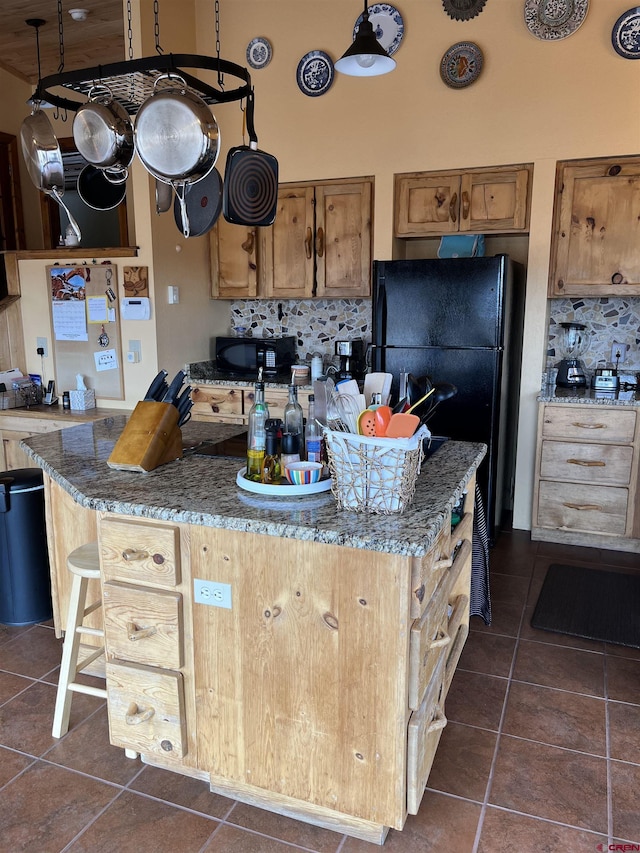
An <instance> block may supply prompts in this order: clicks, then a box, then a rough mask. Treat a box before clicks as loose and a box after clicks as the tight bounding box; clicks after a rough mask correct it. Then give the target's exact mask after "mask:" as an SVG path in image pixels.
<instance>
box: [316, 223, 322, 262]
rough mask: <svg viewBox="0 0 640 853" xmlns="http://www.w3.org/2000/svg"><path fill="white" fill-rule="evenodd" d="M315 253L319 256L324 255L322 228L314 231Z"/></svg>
mask: <svg viewBox="0 0 640 853" xmlns="http://www.w3.org/2000/svg"><path fill="white" fill-rule="evenodd" d="M316 255H317V256H318V257H319V258H321V257H322V256H323V255H324V229H323V228H318V230H317V231H316Z"/></svg>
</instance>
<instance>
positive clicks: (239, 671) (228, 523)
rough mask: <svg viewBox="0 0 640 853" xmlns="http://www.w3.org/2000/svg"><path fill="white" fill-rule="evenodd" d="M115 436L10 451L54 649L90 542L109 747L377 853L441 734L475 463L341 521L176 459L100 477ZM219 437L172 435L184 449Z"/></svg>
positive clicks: (218, 467) (442, 458)
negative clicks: (34, 478) (43, 562)
mask: <svg viewBox="0 0 640 853" xmlns="http://www.w3.org/2000/svg"><path fill="white" fill-rule="evenodd" d="M125 421H126V419H125V418H124V417H120V416H118V417H114V418H108V419H105V420H104V421H99V422H96V423H92V424H84V425H81V426H78V427H72V428H69V429H67V430H64V431H62V432H59V433H50V434H47V435H42V436H34V437H31V438H29V439H26V440H25V441H24V442H23V445H22V446H23V447H24V449H25V450H26V452H27V453H28V454H29V455H30V456H31V457H32V458H33V459H34V460H35V461H36V462H38V464H40V465H41V466H42V468H43V470H44V472H45V483H46V492H45V494H46V500H47V517H48V521H49V524H48V532H49V536H50V550H51V554H52V557H53V559H52V565H53V566H54V569H53V570H52V571H53V572H54V575H56V582H54V584H53V587H54V603H56V627H57V628H58V630H59V629H60V625H61V624H63V622H62V621H61V620H62V619H63V614H64V600H65V593H64V590H63V587H62V583H61V575H62V572H61V571H59V570H58V569H56V568H55V566H56V565H63V562H62V563H60V560H62V555H63V553H66V551H64V549H65V548H66V549H67V551H68V550H71V548H73V547H76V546H77V545H78V544H81V542H82V541H88V540H90V539H91V538H96V537H97V538H98V541H99V545H100V562H101V573H102V579H101V585H102V596H103V605H104V606H103V615H104V626H105V646H106V678H107V691H108V710H109V727H110V739H111V742H112V743H113V744H114V745H116V746H120V747H123V748H125V749H127V750H130V751H134V752H137V753H139V754H140V755H141V757H142V760H143V761H145V762H147V763H150V764H154V765H157V766H161V767H165V768H169V769H172V770H174V771H176V772H180V773H184V774H187V775H191V776H195V777H197V778H200V779H205V780H206V781H207V782H208V783H209V785H210V787H211V790H212V791H215V792H217V793H221V794H224V795H227V796H230V797H233V798H236V799H239V800H242V801H245V802H249V803H252V804H254V805H257V806H260V807H263V808H266V809H270V810H274V811H277V812H279V813H281V814H285V815H288V816H290V817H295V818H297V819H300V820H305V821H308V822H311V823H315V824H318V825H321V826H325V827H329V828H333V829H335V830H337V831H340V832H344V833H347V834H350V835H353V836H356V837H360V838H364V839H367V840H369V841H372V842H376V843H378V844H380V843H383V841H384V839H385V837H386V833H387V831H388V828H389V827H394V828H396V829H402V827H403V825H404V822H405V820H406V816H407V814H408V813H415V812H416V811H417V809H418V807H419V804H420V800H421V798H422V794H423V791H424V787H425V784H426V781H427V777H428V774H429V770H430V767H431V763H432V761H433V756H434V754H435V751H436V748H437V745H438V741H439V738H440V734H441V732H442V729H443V727H444V726H445V725H446V717H445V713H444V707H445V698H446V693H447V690H448V687H449V684H450V682H451V679H452V677H453V673H454V671H455V667H456V664H457V661H458V659H459V656H460V653H461V651H462V647H463V645H464V642H465V639H466V636H467V633H468V623H469V594H470V582H471V537H472V523H473V508H474V483H475V471H476V469H477V466H478V465H479V464H480V462H481V461H482V458H483V457H484V454H485V448H484V446H483V445H481V444H467V443H463V442H453V441H450V442H447V443H445V445H444V446H443V447H442V448H440V450H438V452H437V453H436V454H434V456H432V457H431V458H429V459H428V460H426V462H425V463H424V465H423V470H422V473H421V474H420V476H419V481H418V486H417V489H416V495H415V498H414V502H413V504H412V505H411V507H410V508H409V509H407V510H406V511H405V513H404V514H402V515H391V516H376V515H369V514H359V513H352V512H347V511H339V510H338V509H337V507H336V503H335V500H334V498H333V496H332V495H331V493H330V492H326V493H321V494H314V495H310V496H308V497H301V498H287V497H283V498H280V497H270V496H263V495H256V494H253V493H248V492H245V491H243V490H242V489H240V488H239V487H238V486H237V485H236V475H237V473H238V470H239V469H240V468H241V467H242V463H241V461H240V460H239V459H237V458H235V459H234V458H212V457H204V456H199V455H197V452H196V453H194V452H193V451H192V450H191V449H186V450H185V456H184V457H183V458H182V459H180V460H176V461H174V462H171V463H169V464H166V465H164V466H162V467H160V468H157V469H155V470H154V471H152V472H150V473H148V474H140V473H137V472H127V471H119V470H113V469H110V468H109V467H108V466H107V464H106V460H107V458H108V456H109V454H110V452H111V449H112V448H113V445H114V443H115V441H116V440H117V438H118V437H119V435H120V433H121V431H122V428H123V426H124V424H125ZM237 430H238V427H237V426H236V427H234V426H233V425H219V424H211V423H194V422H190V423H188V424H186V425H185V426H184V427H183V439H184V444H185V446H186V447H187V448H197V446H198V445H199V443H200V442H203V441H207V440H210V439H212V438H224V437H227V436H230V435H232V434H234V432H237ZM284 488H286V487H284ZM465 495H466V496H465ZM461 500H462V501H463V515H462V519H461V521H460V523H459V524H458V525H457V526H456V527H455V528H454V530H453V532H452V529H451V510H452V508H453V507H454V506H455V505H456V504H458V503H459V502H460V501H461ZM92 524H93V528H92ZM83 537H84V539H83ZM56 598H57V599H58V600H57V602H56Z"/></svg>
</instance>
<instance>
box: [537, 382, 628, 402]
mask: <svg viewBox="0 0 640 853" xmlns="http://www.w3.org/2000/svg"><path fill="white" fill-rule="evenodd" d="M538 402H539V403H580V404H583V405H587V406H640V392H638V391H594V390H593V389H592V388H559V387H558V386H551V387H549V386H547V387H546V388H543V389H542V390H541V392H540V393H539V394H538Z"/></svg>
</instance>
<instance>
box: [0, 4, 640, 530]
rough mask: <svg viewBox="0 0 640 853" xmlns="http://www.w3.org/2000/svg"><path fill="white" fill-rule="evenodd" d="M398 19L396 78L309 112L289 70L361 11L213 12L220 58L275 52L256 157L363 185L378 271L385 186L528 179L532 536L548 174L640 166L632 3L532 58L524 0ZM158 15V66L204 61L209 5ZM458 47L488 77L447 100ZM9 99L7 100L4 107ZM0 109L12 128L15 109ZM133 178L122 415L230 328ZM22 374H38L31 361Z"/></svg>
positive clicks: (30, 308)
mask: <svg viewBox="0 0 640 853" xmlns="http://www.w3.org/2000/svg"><path fill="white" fill-rule="evenodd" d="M396 5H397V6H398V8H399V9H400V10H401V12H402V14H403V16H404V21H405V37H404V40H403V43H402V45H401V47H400V49H399V50H398V52H397V53H396V55H395V58H396V60H397V62H398V67H397V69H396V70H395V71H394V72H393V73H392V74H390V75H388V76H386V77H381V78H372V79H362V78H360V79H358V78H349V77H343V76H341V75H339V74H337V75H336V79H335V81H334V84H333V87H332V88H331V89H330V90H329V92H327V93H326V94H325V95H323V96H321V97H318V98H309V97H306V96H305V95H303V94H302V93H301V92H300V91H299V89H298V87H297V84H296V80H295V73H296V67H297V64H298V61H299V60H300V58H301V57H302V56H303V55H304V54H305V53H307V52H308V51H310V50H314V49H320V50H324V51H326V52H327V53H328V54H329V55H330V56H331V57H332V59H334V60H337V59H338V58H339V56H340V55H341V54H342V52H343V51H344V50H345V49H346V47H347V45H348V43H349V41H350V37H351V32H352V29H353V24H354V21H355V19H356V18H357V16H358V14H359V13H360V11H361V8H362V3H361V2H358V0H221V2H220V6H221V54H222V56H223V58H225V59H229V60H231V61H235V62H237V63H238V64H241V65H244V64H245V50H246V46H247V44H248V42H249V41H250V40H251V39H252V38H254V37H255V36H258V35H262V36H266V37H267V38H269V39H270V41H271V43H272V45H273V49H274V55H273V59H272V61H271V63H270V65H269V66H268V67H267V68H265V69H262V70H257V71H252V79H253V83H254V85H255V91H256V129H257V132H258V136H259V144H260V147H262V148H264V149H265V150H267V151H269V152H271V153H273V154H275V155H276V156H277V157H278V160H279V162H280V177H281V180H282V181H292V180H302V179H304V180H308V179H322V178H332V177H348V176H354V175H368V174H371V175H374V176H375V181H376V191H375V220H374V257H376V258H379V259H384V258H390V257H392V256H393V254H394V240H393V237H392V214H393V210H392V202H393V175H394V173H396V172H404V171H413V170H429V169H446V168H460V167H465V166H468V167H471V166H483V165H496V164H506V163H517V162H533V163H534V167H535V168H534V185H533V203H532V211H531V234H530V240H529V246H528V258H527V265H528V283H527V288H528V289H527V313H526V328H525V342H524V369H523V378H522V397H521V416H520V432H519V447H518V469H517V493H516V505H515V511H514V523H515V526H516V527H521V528H528V527H529V526H530V515H531V491H532V482H533V458H534V447H535V420H536V402H535V398H536V394H537V391H538V385H539V377H540V372H541V367H542V363H543V353H544V346H545V338H546V331H547V324H546V310H547V303H546V283H547V274H548V262H549V244H550V233H551V213H552V202H553V183H554V173H555V163H556V160H559V159H567V158H579V157H592V156H608V155H624V154H637V153H639V152H640V110H639V109H638V107H639V106H640V62H632V61H628V60H624V59H621V58H620V57H619V56H617V54H616V53H615V52H614V51H613V49H612V47H611V28H612V26H613V24H614V22H615V21H616V19H617V17H618V16H619V15H620V14H621V13H622V12H623V11H625V10H626V9H627V8H628V7H629V2H628V0H591V3H590V8H589V12H588V15H587V18H586V20H585V22H584V24H583V25H582V27H581V28H580V29H579V30H578V31H577V32H576V33H575V34H574V35H572V36H571V37H570V38H567V39H564V40H562V41H560V42H557V43H547V42H542V41H540V40H538V39H536V38H534V37H533V36H532V35H531V34H530V33H529V32H528V30H527V29H526V27H525V25H524V23H523V16H522V7H523V2H522V0H488V2H487V5H486V6H485V8H484V9H483V11H482V13H481V14H480V15H479V16H478V17H476V18H474V19H473V20H471V21H467V22H457V21H453V20H451V19H450V18H449V17H448V16H447V15H446V14H445V13H444V11H443V9H442V5H441V3H440V2H439V0H398V2H397V4H396ZM160 8H161V18H160V25H161V45H162V46H163V48H164V50H165V52H169V51H173V52H178V51H181V50H187V49H191V47H190V44H191V43H195V49H196V50H197V52H199V53H206V54H210V55H211V54H214V53H215V32H214V11H213V10H214V4H213V2H211V0H191V2H186V0H184V2H180V3H178V2H177V0H173V2H165V3H164V4H162V3H161V4H160ZM138 9H139V5H138V4H137V3H134V13H135V20H134V35H135V46H136V55H141V54H140V51H142V52H143V53H144V55H149V54H151V53H152V52H153V49H154V48H153V19H152V3H151V0H144V3H143V7H142V18H143V23H142V25H140V22H139V20H138ZM194 21H195V25H194ZM143 27H144V45H143V46H142V47H141V46H140V42H141V39H140V35H139V34H140V31H141V29H142V28H143ZM193 30H195V33H194V37H193V38H192V32H193ZM462 40H470V41H475V42H477V43H478V44H479V46H480V47H481V48H482V50H483V52H484V56H485V68H484V70H483V72H482V75H481V76H480V78H479V80H478V81H477V82H476V83H475V84H473V85H472V86H469V87H468V88H466V89H463V90H460V91H456V90H453V89H450V88H448V87H447V86H445V85H444V84H443V83H442V82H441V80H440V77H439V70H438V69H439V62H440V58H441V56H442V54H443V53H444V52H445V50H447V49H448V48H449V47H450V46H451V45H452V44H454V43H455V42H457V41H462ZM1 82H3V81H2V80H0V83H1ZM235 85H236V83H235V82H234V81H233V80H230V81H228V83H227V87H228V88H229V87H232V86H235ZM5 91H6V87H4V86H3V94H2V95H1V96H0V97H1V98H2V102H3V107H4V103H5V97H6V96H5ZM11 109H12V110H14V109H15V110H18V112H19V115H20V116H21V117H23V116H24V107H23V106H22V105H21V104H15V103H14V104H12V106H11ZM214 112H215V114H216V118H217V119H218V122H219V124H220V126H221V130H222V141H223V152H222V154H221V157H220V161H219V164H218V166H219V168H220V170H221V171H222V170H223V168H224V159H225V156H226V151H227V149H228V148H229V147H231V146H234V145H239V144H241V143H242V116H241V112H240V109H239V107H238V104H237V103H233V104H228V105H221V106H219V107H216V108H215V109H214ZM20 120H21V119H20ZM13 125H14V126H15V127H19V121H17V120H15V119H14V121H13ZM3 129H4V128H3ZM8 132H11V131H8ZM133 172H134V174H133V181H132V182H131V183H132V186H131V187H130V189H129V193H131V194H132V195H133V198H134V200H135V233H136V242H137V244H138V245H139V246H140V256H139V258H138V259H137V263H140V264H148V265H149V266H150V268H151V269H150V273H151V275H150V278H151V286H152V296H153V298H154V312H155V313H154V322H152V323H146V324H144V323H136V324H131V323H129V324H124V327H123V329H122V339H123V341H124V342H125V346H126V342H127V340H128V339H131V338H136V339H142V341H143V362H142V363H141V364H140V365H126V366H125V383H126V388H127V403H128V404H129V405H132V404H133V403H134V402H135V401H136V400H137V399H139V397H140V392H141V390H144V387H146V384H148V381H149V379H150V378H151V376H152V375H153V372H154V371H155V369H156V365H159V366H164V367H167V369H173V368H174V367H175V366H180V365H181V364H182V363H183V362H184V361H191V360H196V359H199V358H207V357H208V355H209V338H210V337H211V336H212V335H215V334H219V333H220V332H221V331H223V330H224V328H225V327H226V323H227V317H228V313H226V312H227V306H226V304H225V303H219V302H211V301H210V300H209V299H208V296H207V287H208V268H207V241H206V240H191V241H185V240H184V239H183V238H181V237H180V235H179V233H178V232H177V229H176V228H175V225H174V223H173V218H172V214H165V215H164V216H163V217H156V215H155V213H152V212H151V207H150V204H148V203H147V201H151V198H152V196H151V193H152V189H153V188H152V185H151V182H150V181H149V179H148V176H147V175H146V173H145V172H144V170H143V169H142V167H140V166H139V164H137V165H136V167H135V168H134V170H133ZM139 200H140V201H139ZM521 251H522V246H521V244H518V253H520V252H521ZM23 266H24V269H21V276H22V277H23V293H24V294H25V301H24V307H25V308H26V309H27V310H26V311H25V314H26V318H25V336H26V346H27V352H28V354H29V355H28V359H31V355H30V353H31V350H34V352H35V336H36V335H44V334H48V332H47V331H46V329H47V327H48V320H47V317H48V310H47V304H46V293H45V291H44V290H43V281H42V279H43V276H42V266H43V265H37V264H35V262H25V264H24V265H23ZM168 284H179V285H180V295H181V302H180V304H179V305H177V306H169V305H167V304H166V285H168ZM27 368H28V369H30V370H36V369H38V368H39V363H38V361H37V360H36V357H35V355H34V357H33V361H30V362H29V363H28V364H27Z"/></svg>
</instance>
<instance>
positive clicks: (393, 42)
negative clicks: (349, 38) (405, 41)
mask: <svg viewBox="0 0 640 853" xmlns="http://www.w3.org/2000/svg"><path fill="white" fill-rule="evenodd" d="M362 17H363V16H362V15H360V17H359V18H358V20H357V21H356V23H355V25H354V27H353V37H354V38H355V37H356V33H357V31H358V27H359V26H360V24H361V23H362ZM369 21H370V23H371V26H372V27H373V31H374V33H375V34H376V38H377V39H378V41H379V42H380V44H381V45H382V47H383V48H384V49H385V50H386V51H387V53H388V54H389V56H391V55H392V54H394V53H395V52H396V50H397V49H398V48H399V47H400V42H401V41H402V37H403V35H404V21H403V20H402V15H401V14H400V12H398V10H397V9H396V7H395V6H392V5H391V3H372V4H371V5H370V6H369Z"/></svg>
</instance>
